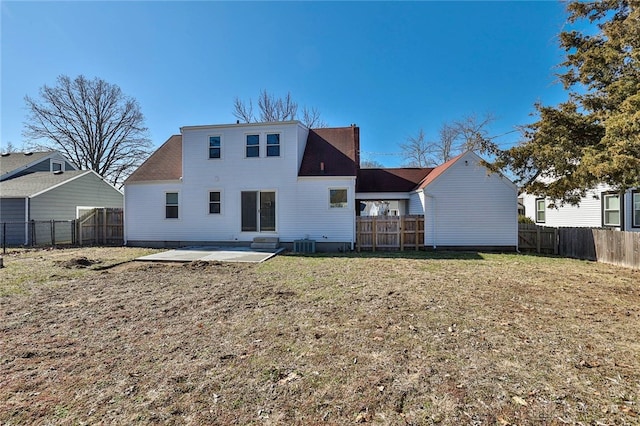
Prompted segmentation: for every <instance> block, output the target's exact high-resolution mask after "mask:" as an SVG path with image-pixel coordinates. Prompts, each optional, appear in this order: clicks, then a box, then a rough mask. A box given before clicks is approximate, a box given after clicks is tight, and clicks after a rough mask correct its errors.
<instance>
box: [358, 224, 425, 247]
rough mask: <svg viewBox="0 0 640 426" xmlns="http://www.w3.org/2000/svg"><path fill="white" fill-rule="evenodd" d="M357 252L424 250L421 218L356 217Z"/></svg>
mask: <svg viewBox="0 0 640 426" xmlns="http://www.w3.org/2000/svg"><path fill="white" fill-rule="evenodd" d="M356 247H357V249H358V250H372V251H376V250H406V249H410V250H420V249H421V248H424V217H423V216H357V217H356Z"/></svg>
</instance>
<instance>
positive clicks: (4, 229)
mask: <svg viewBox="0 0 640 426" xmlns="http://www.w3.org/2000/svg"><path fill="white" fill-rule="evenodd" d="M2 254H7V222H2Z"/></svg>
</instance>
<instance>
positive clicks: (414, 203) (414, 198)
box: [409, 191, 424, 215]
mask: <svg viewBox="0 0 640 426" xmlns="http://www.w3.org/2000/svg"><path fill="white" fill-rule="evenodd" d="M409 214H415V215H421V214H424V193H423V192H422V191H420V192H413V193H411V198H409Z"/></svg>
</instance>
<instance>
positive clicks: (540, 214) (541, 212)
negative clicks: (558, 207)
mask: <svg viewBox="0 0 640 426" xmlns="http://www.w3.org/2000/svg"><path fill="white" fill-rule="evenodd" d="M546 209H547V206H546V204H545V203H544V198H536V222H538V223H544V222H545V220H546V219H547V218H546V213H547V211H546Z"/></svg>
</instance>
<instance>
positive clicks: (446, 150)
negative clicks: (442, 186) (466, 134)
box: [434, 123, 460, 163]
mask: <svg viewBox="0 0 640 426" xmlns="http://www.w3.org/2000/svg"><path fill="white" fill-rule="evenodd" d="M459 136H460V130H459V129H458V127H457V126H455V125H451V124H447V123H445V124H443V125H442V127H440V140H439V141H438V143H437V144H436V146H435V158H434V160H435V162H436V163H440V162H442V163H446V162H447V161H449V160H450V159H451V158H453V157H454V156H455V154H456V152H457V151H458V149H459V147H458V146H456V143H457V140H458V138H459Z"/></svg>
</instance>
